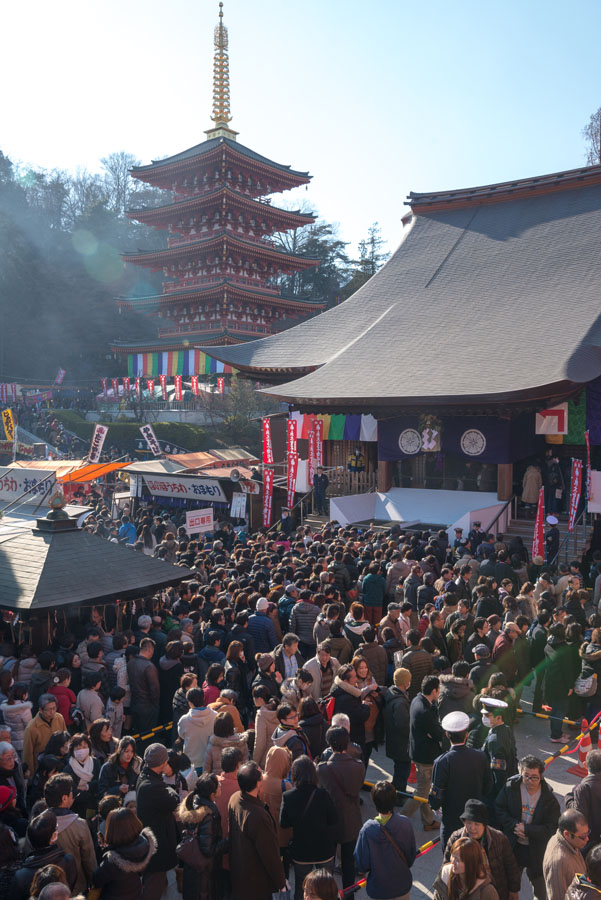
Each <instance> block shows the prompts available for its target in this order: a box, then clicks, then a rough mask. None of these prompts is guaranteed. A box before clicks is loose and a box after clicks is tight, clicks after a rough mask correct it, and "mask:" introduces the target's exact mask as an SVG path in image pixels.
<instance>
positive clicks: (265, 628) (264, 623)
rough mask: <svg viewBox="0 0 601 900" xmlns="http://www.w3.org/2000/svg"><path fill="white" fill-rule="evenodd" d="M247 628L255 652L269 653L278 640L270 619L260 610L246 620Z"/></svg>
mask: <svg viewBox="0 0 601 900" xmlns="http://www.w3.org/2000/svg"><path fill="white" fill-rule="evenodd" d="M248 630H249V632H250V634H251V637H252V639H253V640H254V642H255V651H256V652H257V653H271V651H272V650H273V649H274V647H275V645H276V644H277V642H278V638H277V635H276V633H275V628H274V627H273V622H272V621H271V619H270V618H269V617H268V616H267V615H265V613H262V612H255V613H253V614H252V616H250V617H249V620H248Z"/></svg>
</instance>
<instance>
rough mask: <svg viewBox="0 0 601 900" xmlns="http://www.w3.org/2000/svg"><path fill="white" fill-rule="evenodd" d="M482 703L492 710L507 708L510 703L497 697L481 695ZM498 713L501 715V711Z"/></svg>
mask: <svg viewBox="0 0 601 900" xmlns="http://www.w3.org/2000/svg"><path fill="white" fill-rule="evenodd" d="M480 703H481V704H482V706H485V707H486V708H487V709H490V710H493V709H507V707H508V706H509V703H506V702H505V701H504V700H497V699H496V698H495V697H480ZM496 715H497V716H500V715H501V713H500V712H497V713H496Z"/></svg>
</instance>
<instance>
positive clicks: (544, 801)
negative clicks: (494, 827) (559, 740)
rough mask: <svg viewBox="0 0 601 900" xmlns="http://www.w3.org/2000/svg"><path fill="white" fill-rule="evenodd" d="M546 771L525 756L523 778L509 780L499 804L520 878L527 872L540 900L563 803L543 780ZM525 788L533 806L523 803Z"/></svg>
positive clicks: (499, 818) (499, 815)
mask: <svg viewBox="0 0 601 900" xmlns="http://www.w3.org/2000/svg"><path fill="white" fill-rule="evenodd" d="M544 771H545V764H544V763H543V762H542V761H541V760H540V759H537V758H536V757H535V756H525V757H524V758H523V759H521V760H520V766H519V775H514V776H513V778H510V779H509V781H508V782H507V784H505V786H504V787H503V788H502V789H501V791H500V793H499V795H498V797H497V799H496V803H495V811H496V816H497V821H498V823H499V828H501V829H502V830H503V833H504V834H505V835H506V837H507V838H509V843H510V844H511V848H512V850H513V853H514V855H515V858H516V862H517V864H518V866H519V867H520V878H521V874H522V871H523V870H524V869H526V873H527V875H528V880H529V881H530V883H531V885H532V887H533V889H534V896H535V897H536V898H538V900H544V898H545V896H546V890H545V879H544V877H543V858H544V855H545V850H546V847H547V843H548V841H549V839H550V838H551V836H552V835H553V834H554V833H555V830H556V828H557V823H558V821H559V803H558V802H557V799H556V798H555V795H554V794H553V791H552V790H551V788H550V787H549V785H548V784H547V782H546V781H545V779H544V778H543V773H544ZM522 785H523V786H524V788H525V792H526V795H527V797H528V798H529V803H530V804H531V805H528V804H526V803H525V802H524V800H523V799H522ZM537 798H538V799H537ZM533 807H534V808H533Z"/></svg>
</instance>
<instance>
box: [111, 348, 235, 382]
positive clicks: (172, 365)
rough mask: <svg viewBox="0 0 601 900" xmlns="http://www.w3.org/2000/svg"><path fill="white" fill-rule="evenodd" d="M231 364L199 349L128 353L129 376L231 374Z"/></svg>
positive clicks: (232, 371) (232, 370)
mask: <svg viewBox="0 0 601 900" xmlns="http://www.w3.org/2000/svg"><path fill="white" fill-rule="evenodd" d="M235 371H236V370H235V369H233V368H232V366H226V365H225V363H222V362H219V360H217V359H213V357H212V356H208V355H207V354H206V353H203V352H202V351H201V350H169V351H167V352H164V353H129V354H128V356H127V374H128V375H129V377H130V378H137V377H139V376H146V375H187V376H190V375H214V374H217V375H232V374H233V373H234V372H235Z"/></svg>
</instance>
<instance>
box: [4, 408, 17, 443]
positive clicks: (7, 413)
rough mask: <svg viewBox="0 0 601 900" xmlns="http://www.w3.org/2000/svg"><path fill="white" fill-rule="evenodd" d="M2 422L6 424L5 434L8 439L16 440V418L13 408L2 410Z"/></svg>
mask: <svg viewBox="0 0 601 900" xmlns="http://www.w3.org/2000/svg"><path fill="white" fill-rule="evenodd" d="M2 424H3V425H4V434H5V435H6V440H7V441H14V439H15V420H14V419H13V414H12V410H10V409H3V410H2Z"/></svg>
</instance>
